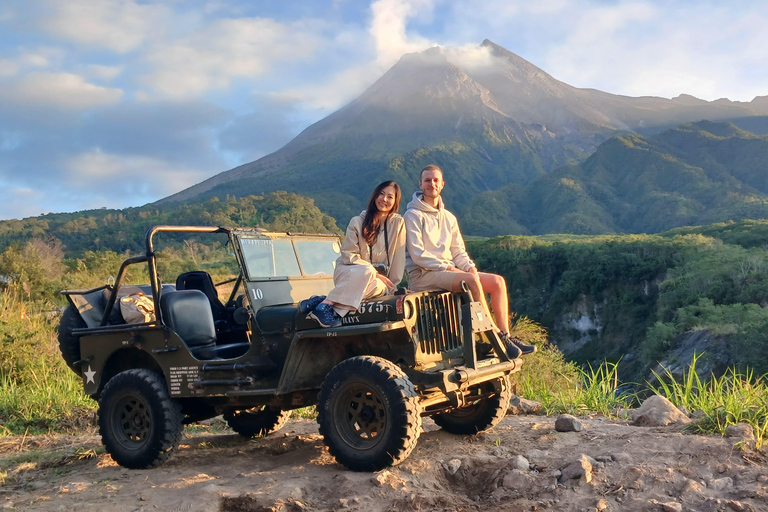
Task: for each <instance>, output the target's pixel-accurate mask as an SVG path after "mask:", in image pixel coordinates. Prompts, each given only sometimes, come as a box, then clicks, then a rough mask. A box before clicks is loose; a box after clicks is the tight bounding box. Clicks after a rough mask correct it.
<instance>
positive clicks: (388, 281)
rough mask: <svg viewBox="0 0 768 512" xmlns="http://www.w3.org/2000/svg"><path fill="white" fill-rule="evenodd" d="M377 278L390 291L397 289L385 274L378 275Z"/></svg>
mask: <svg viewBox="0 0 768 512" xmlns="http://www.w3.org/2000/svg"><path fill="white" fill-rule="evenodd" d="M376 277H377V278H378V279H380V280H381V281H382V282H383V283H384V284H385V285H387V289H388V290H391V289H392V288H394V287H395V285H394V284H392V281H391V280H390V279H389V278H388V277H387V276H385V275H384V274H376Z"/></svg>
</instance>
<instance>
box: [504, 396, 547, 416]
mask: <svg viewBox="0 0 768 512" xmlns="http://www.w3.org/2000/svg"><path fill="white" fill-rule="evenodd" d="M539 411H541V403H539V402H536V401H535V400H526V399H525V398H520V397H519V396H513V397H512V400H510V402H509V410H508V413H509V414H536V413H537V412H539Z"/></svg>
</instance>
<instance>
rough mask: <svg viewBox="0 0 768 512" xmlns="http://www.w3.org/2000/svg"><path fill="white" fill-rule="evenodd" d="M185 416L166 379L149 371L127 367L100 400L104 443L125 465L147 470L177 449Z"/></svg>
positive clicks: (111, 383)
mask: <svg viewBox="0 0 768 512" xmlns="http://www.w3.org/2000/svg"><path fill="white" fill-rule="evenodd" d="M183 420H184V416H183V415H182V413H181V407H180V405H179V404H178V403H177V402H176V401H174V400H173V399H172V398H171V397H170V395H169V393H168V388H167V387H166V385H165V381H164V380H163V379H162V377H161V376H160V375H158V374H157V373H156V372H153V371H150V370H144V369H139V370H128V371H125V372H121V373H118V374H117V375H115V376H114V377H113V378H111V379H110V380H109V382H107V385H106V386H104V391H103V392H102V393H101V398H100V399H99V432H100V434H101V442H102V443H104V446H105V447H106V449H107V452H109V454H110V455H111V456H112V458H113V459H114V460H115V462H117V463H118V464H120V465H121V466H123V467H126V468H130V469H146V468H151V467H154V466H158V465H160V464H162V463H163V462H165V461H166V460H167V459H168V458H169V457H170V456H171V455H172V454H173V452H175V451H176V450H177V449H178V446H179V441H180V440H181V433H182V428H183V426H184V425H183Z"/></svg>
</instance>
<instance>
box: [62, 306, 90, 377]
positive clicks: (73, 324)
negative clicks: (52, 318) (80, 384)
mask: <svg viewBox="0 0 768 512" xmlns="http://www.w3.org/2000/svg"><path fill="white" fill-rule="evenodd" d="M83 327H87V326H86V324H85V321H84V320H83V319H82V318H80V313H78V312H77V310H76V309H75V306H73V305H72V304H70V305H69V306H67V308H66V309H65V310H64V312H63V313H62V314H61V320H59V350H60V351H61V356H62V357H63V358H64V362H65V363H67V366H69V367H70V369H71V370H72V371H73V372H75V373H76V374H78V375H80V367H79V365H75V363H76V362H77V361H79V360H80V337H79V336H75V335H74V334H72V330H73V329H82V328H83Z"/></svg>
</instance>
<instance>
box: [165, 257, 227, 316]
mask: <svg viewBox="0 0 768 512" xmlns="http://www.w3.org/2000/svg"><path fill="white" fill-rule="evenodd" d="M176 289H177V290H200V291H201V292H203V293H204V294H205V296H206V297H207V298H208V302H210V304H211V306H210V308H211V312H212V313H213V321H214V322H215V323H216V324H218V323H219V322H228V321H229V314H228V313H227V308H226V307H224V304H222V303H221V301H220V300H219V294H218V293H216V287H215V286H213V279H211V274H209V273H208V272H204V271H202V270H195V271H192V272H186V273H184V274H181V275H179V277H177V278H176Z"/></svg>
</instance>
